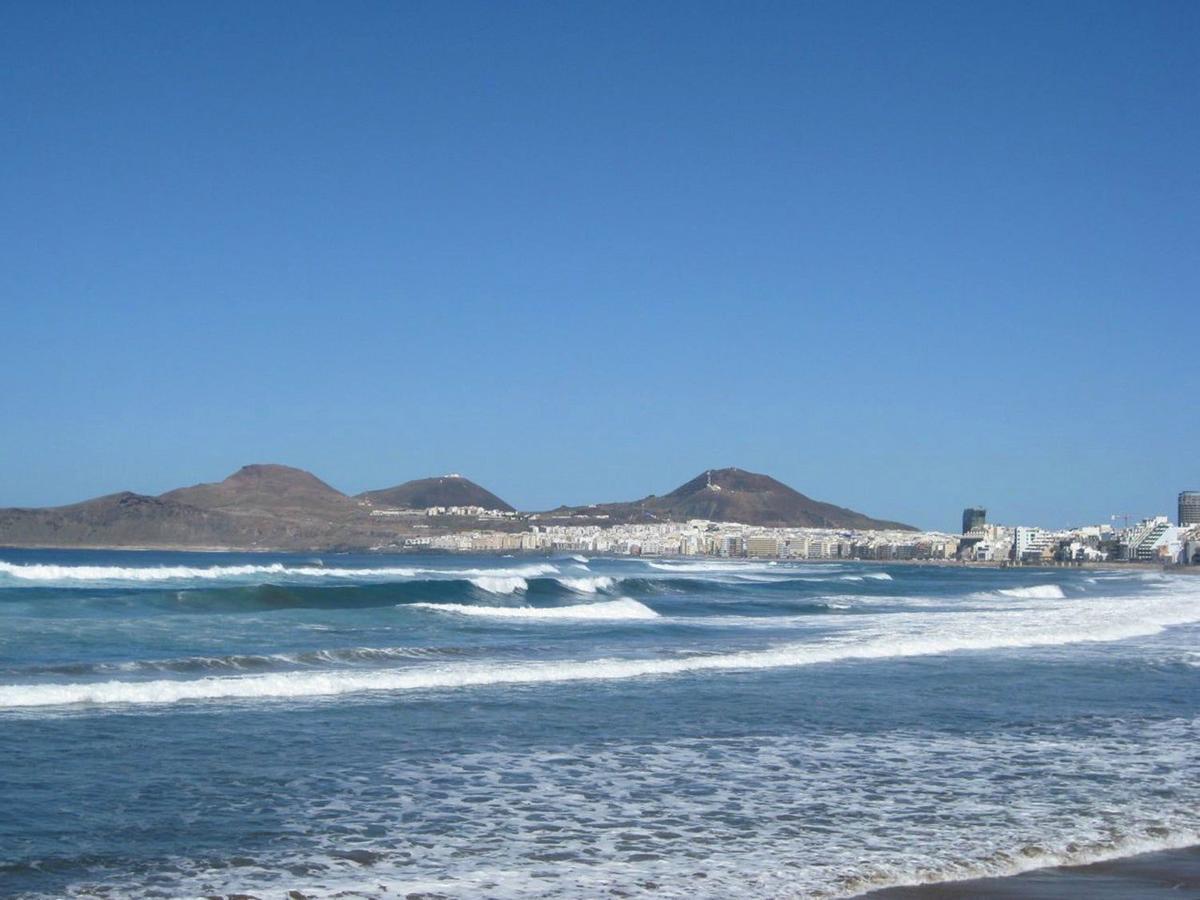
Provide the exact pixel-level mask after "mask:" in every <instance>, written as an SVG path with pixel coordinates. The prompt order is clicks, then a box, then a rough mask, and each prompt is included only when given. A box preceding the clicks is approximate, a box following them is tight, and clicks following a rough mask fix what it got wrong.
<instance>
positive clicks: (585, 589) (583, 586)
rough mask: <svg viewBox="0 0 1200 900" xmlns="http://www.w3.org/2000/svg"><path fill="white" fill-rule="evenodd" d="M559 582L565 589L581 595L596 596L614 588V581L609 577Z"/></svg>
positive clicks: (562, 579)
mask: <svg viewBox="0 0 1200 900" xmlns="http://www.w3.org/2000/svg"><path fill="white" fill-rule="evenodd" d="M557 581H558V583H559V584H561V585H562V586H563V587H565V588H569V589H570V590H572V591H575V592H577V593H580V594H594V593H596V591H606V590H608V589H609V588H610V587H612V586H613V579H612V578H610V577H609V576H608V575H597V576H595V577H594V578H559V579H557Z"/></svg>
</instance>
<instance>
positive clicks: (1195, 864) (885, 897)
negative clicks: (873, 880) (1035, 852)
mask: <svg viewBox="0 0 1200 900" xmlns="http://www.w3.org/2000/svg"><path fill="white" fill-rule="evenodd" d="M862 896H864V897H871V898H873V900H968V898H983V900H986V898H991V897H996V898H1014V900H1015V898H1020V900H1061V898H1065V897H1086V898H1089V900H1159V898H1163V900H1165V898H1171V900H1183V898H1200V846H1197V847H1188V848H1186V849H1183V850H1164V851H1161V852H1157V853H1143V854H1141V855H1139V856H1127V857H1125V858H1123V859H1114V860H1109V861H1108V862H1100V863H1092V864H1091V865H1086V866H1061V867H1058V868H1053V869H1035V870H1033V871H1032V872H1025V873H1023V874H1021V875H1012V876H1010V877H1007V878H975V879H972V880H970V881H947V882H943V883H942V884H925V885H920V886H916V887H900V888H884V889H883V890H878V891H871V892H870V893H868V894H863V895H862Z"/></svg>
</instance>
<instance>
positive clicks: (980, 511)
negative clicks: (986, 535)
mask: <svg viewBox="0 0 1200 900" xmlns="http://www.w3.org/2000/svg"><path fill="white" fill-rule="evenodd" d="M985 524H987V510H986V509H984V508H983V507H982V506H968V507H967V508H966V509H964V510H963V523H962V525H963V530H962V533H963V534H968V533H969V532H972V531H974V530H975V529H976V528H982V527H983V526H984V525H985Z"/></svg>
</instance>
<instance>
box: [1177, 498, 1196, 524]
mask: <svg viewBox="0 0 1200 900" xmlns="http://www.w3.org/2000/svg"><path fill="white" fill-rule="evenodd" d="M1179 525H1180V526H1181V527H1182V526H1184V525H1200V491H1184V492H1183V493H1181V494H1180V495H1179Z"/></svg>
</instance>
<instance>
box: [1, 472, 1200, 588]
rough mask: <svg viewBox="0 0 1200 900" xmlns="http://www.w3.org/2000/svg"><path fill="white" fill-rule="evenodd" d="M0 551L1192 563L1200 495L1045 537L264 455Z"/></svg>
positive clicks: (756, 488)
mask: <svg viewBox="0 0 1200 900" xmlns="http://www.w3.org/2000/svg"><path fill="white" fill-rule="evenodd" d="M0 546H9V547H92V548H138V549H171V550H205V549H207V550H297V551H307V550H321V551H374V552H384V553H393V552H405V551H416V552H419V551H422V550H437V551H462V552H482V553H519V552H525V553H561V552H572V553H595V554H613V555H629V556H685V557H686V556H696V557H724V558H731V559H738V558H751V559H797V560H839V559H843V560H852V559H853V560H883V561H888V560H930V561H960V562H970V563H978V564H990V565H1044V564H1062V565H1066V564H1079V565H1082V564H1087V563H1108V562H1131V563H1142V564H1151V563H1153V564H1161V565H1169V566H1183V565H1186V566H1193V565H1197V564H1200V491H1184V492H1183V493H1181V494H1180V495H1179V506H1178V514H1177V516H1176V518H1175V521H1174V522H1172V520H1171V519H1170V518H1168V517H1167V516H1165V515H1161V516H1154V517H1150V518H1144V519H1136V520H1135V519H1134V517H1132V516H1129V517H1127V516H1123V515H1122V516H1113V517H1111V519H1110V520H1109V521H1108V522H1102V523H1099V524H1092V525H1084V526H1080V527H1077V528H1066V529H1060V530H1051V529H1045V528H1039V527H1036V526H1032V525H1022V524H1016V525H1013V524H1007V523H1005V524H996V523H991V522H989V521H988V512H987V510H986V509H984V508H983V507H975V506H972V507H969V508H967V509H965V510H963V514H962V529H961V530H960V531H959V532H958V533H954V534H950V533H944V532H940V531H923V530H921V529H919V528H917V527H915V526H913V525H909V524H906V523H903V522H896V521H893V520H891V519H886V518H875V517H872V516H869V515H867V514H865V513H862V512H859V511H857V510H853V509H848V508H846V507H843V506H838V505H836V504H833V503H829V502H826V501H821V500H814V499H813V498H811V497H808V496H806V495H804V494H802V493H800V492H799V491H797V490H795V489H794V488H792V487H790V486H788V485H786V484H784V483H782V482H780V481H778V480H776V479H774V478H772V477H770V476H769V475H763V474H760V473H755V472H748V471H746V470H745V469H739V468H735V467H727V468H721V469H706V470H705V471H703V472H701V473H699V474H698V475H696V476H695V477H693V478H691V479H690V480H688V481H686V482H685V483H683V484H681V485H679V486H678V487H676V488H675V489H674V490H671V491H669V492H668V493H666V494H661V495H656V494H650V495H647V496H644V497H642V498H640V499H637V500H627V501H618V502H606V503H591V504H586V505H582V506H568V505H561V506H558V507H555V508H554V509H550V510H544V511H541V512H534V511H529V512H520V511H518V510H517V509H516V508H515V507H514V506H513V505H512V504H510V503H508V502H506V501H505V500H503V499H501V498H500V497H499V496H497V495H496V494H494V493H492V492H491V491H489V490H487V489H485V488H483V487H481V486H480V485H478V484H476V483H474V482H473V481H471V480H470V479H468V478H466V477H464V476H463V475H461V474H459V473H457V472H451V473H449V474H446V475H438V476H433V477H429V478H419V479H416V480H412V481H406V482H404V483H402V484H397V485H395V486H393V487H388V488H381V489H377V490H369V491H363V492H361V493H358V494H354V495H349V494H345V493H342V492H341V491H339V490H337V489H336V488H334V487H332V486H331V485H329V484H327V483H326V482H324V481H322V480H321V479H320V478H318V477H316V476H315V475H313V474H312V473H311V472H306V471H304V470H302V469H296V468H292V467H290V466H284V465H279V464H276V463H257V464H252V465H248V466H243V467H242V468H240V469H238V470H237V471H236V472H234V473H232V474H231V475H229V476H228V477H227V478H225V479H224V480H222V481H219V482H210V483H201V484H196V485H192V486H190V487H182V488H176V489H174V490H170V491H167V492H165V493H163V494H159V495H157V496H153V495H146V494H136V493H133V492H130V491H122V492H119V493H116V494H106V495H104V496H101V497H96V498H93V499H91V500H85V501H82V502H80V503H75V504H71V505H69V506H60V507H42V508H17V507H13V508H7V509H0Z"/></svg>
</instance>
